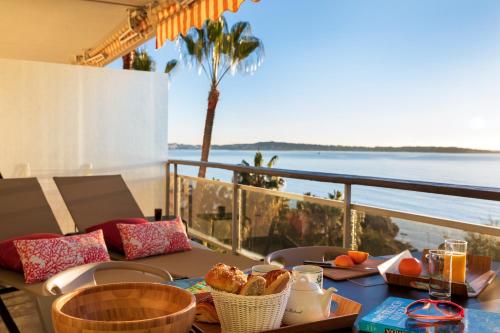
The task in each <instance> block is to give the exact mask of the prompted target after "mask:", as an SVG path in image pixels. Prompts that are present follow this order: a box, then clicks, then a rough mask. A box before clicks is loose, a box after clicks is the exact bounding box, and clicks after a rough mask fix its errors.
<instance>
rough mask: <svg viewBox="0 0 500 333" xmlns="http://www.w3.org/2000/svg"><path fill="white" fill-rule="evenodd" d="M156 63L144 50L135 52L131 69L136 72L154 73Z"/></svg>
mask: <svg viewBox="0 0 500 333" xmlns="http://www.w3.org/2000/svg"><path fill="white" fill-rule="evenodd" d="M155 67H156V63H155V61H154V60H153V58H151V56H150V55H149V54H148V52H147V51H146V50H139V51H138V52H136V55H135V57H134V61H133V62H132V69H133V70H136V71H146V72H154V70H155Z"/></svg>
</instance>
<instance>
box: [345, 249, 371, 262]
mask: <svg viewBox="0 0 500 333" xmlns="http://www.w3.org/2000/svg"><path fill="white" fill-rule="evenodd" d="M347 255H348V256H349V257H351V259H352V261H354V263H355V264H362V263H364V262H365V260H366V259H368V252H363V251H347Z"/></svg>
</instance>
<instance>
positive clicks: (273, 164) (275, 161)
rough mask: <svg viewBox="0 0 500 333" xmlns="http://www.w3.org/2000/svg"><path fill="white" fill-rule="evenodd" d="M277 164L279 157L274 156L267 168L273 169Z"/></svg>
mask: <svg viewBox="0 0 500 333" xmlns="http://www.w3.org/2000/svg"><path fill="white" fill-rule="evenodd" d="M277 162H278V155H274V156H273V157H271V159H270V160H269V162H267V167H268V168H272V167H273V166H275V165H276V163H277Z"/></svg>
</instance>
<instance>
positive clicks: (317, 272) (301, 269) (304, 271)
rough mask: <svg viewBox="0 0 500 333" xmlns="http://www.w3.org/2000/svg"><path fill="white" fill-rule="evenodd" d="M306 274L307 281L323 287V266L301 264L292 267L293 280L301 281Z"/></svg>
mask: <svg viewBox="0 0 500 333" xmlns="http://www.w3.org/2000/svg"><path fill="white" fill-rule="evenodd" d="M301 276H304V277H305V278H306V279H307V281H309V282H312V283H316V284H317V285H318V286H319V287H320V289H323V268H321V267H319V266H314V265H300V266H295V267H293V268H292V277H293V281H299V279H300V277H301Z"/></svg>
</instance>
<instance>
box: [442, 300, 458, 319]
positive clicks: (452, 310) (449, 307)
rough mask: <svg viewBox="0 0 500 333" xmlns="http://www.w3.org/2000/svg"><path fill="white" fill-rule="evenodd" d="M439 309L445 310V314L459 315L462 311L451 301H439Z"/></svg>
mask: <svg viewBox="0 0 500 333" xmlns="http://www.w3.org/2000/svg"><path fill="white" fill-rule="evenodd" d="M437 306H438V309H439V310H440V311H441V312H443V314H444V315H447V316H450V315H457V314H458V313H460V309H459V308H458V307H457V306H455V305H454V304H450V303H438V304H437Z"/></svg>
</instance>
